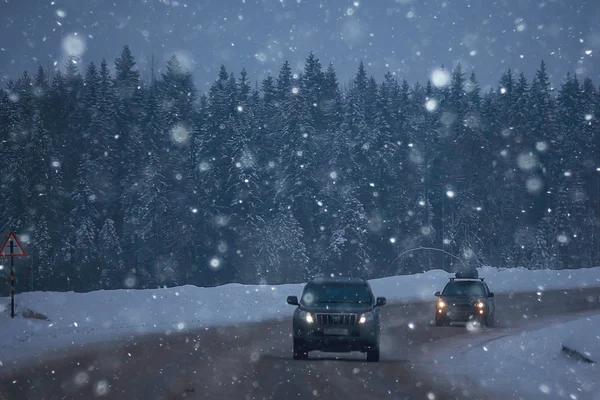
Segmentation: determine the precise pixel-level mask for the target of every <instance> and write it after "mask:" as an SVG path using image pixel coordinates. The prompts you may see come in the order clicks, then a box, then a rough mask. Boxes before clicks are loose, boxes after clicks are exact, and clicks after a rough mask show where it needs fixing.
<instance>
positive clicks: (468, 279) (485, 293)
mask: <svg viewBox="0 0 600 400" xmlns="http://www.w3.org/2000/svg"><path fill="white" fill-rule="evenodd" d="M435 296H436V297H438V301H437V307H436V313H435V324H436V326H443V325H448V324H450V323H451V322H470V321H474V322H480V323H482V324H483V325H485V326H493V325H494V320H495V318H496V305H495V302H494V293H492V292H490V289H489V288H488V285H487V284H486V283H485V282H484V279H483V278H479V277H478V275H477V271H476V270H475V272H474V273H472V272H470V271H469V272H467V273H464V272H458V273H457V274H456V278H450V282H448V283H447V284H446V287H444V290H443V291H442V292H441V293H440V292H435Z"/></svg>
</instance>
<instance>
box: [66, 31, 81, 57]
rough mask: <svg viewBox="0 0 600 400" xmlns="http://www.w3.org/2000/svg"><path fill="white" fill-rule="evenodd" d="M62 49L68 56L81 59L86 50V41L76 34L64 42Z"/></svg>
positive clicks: (69, 36)
mask: <svg viewBox="0 0 600 400" xmlns="http://www.w3.org/2000/svg"><path fill="white" fill-rule="evenodd" d="M62 49H63V51H64V52H65V54H66V55H67V56H73V57H81V56H82V55H83V53H85V50H86V44H85V39H84V38H82V37H81V36H79V35H78V34H76V33H74V34H71V35H67V36H65V38H64V39H63V40H62Z"/></svg>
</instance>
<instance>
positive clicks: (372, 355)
mask: <svg viewBox="0 0 600 400" xmlns="http://www.w3.org/2000/svg"><path fill="white" fill-rule="evenodd" d="M367 362H379V345H376V346H373V347H372V348H370V349H369V350H367Z"/></svg>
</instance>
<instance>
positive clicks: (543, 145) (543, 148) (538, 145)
mask: <svg viewBox="0 0 600 400" xmlns="http://www.w3.org/2000/svg"><path fill="white" fill-rule="evenodd" d="M535 149H536V150H537V151H539V152H540V153H542V152H544V151H546V150H548V143H547V142H537V143H536V144H535Z"/></svg>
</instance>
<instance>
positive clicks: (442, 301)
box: [438, 300, 446, 308]
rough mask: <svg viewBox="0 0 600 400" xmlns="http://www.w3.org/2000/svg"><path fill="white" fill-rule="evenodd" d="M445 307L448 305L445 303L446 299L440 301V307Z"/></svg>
mask: <svg viewBox="0 0 600 400" xmlns="http://www.w3.org/2000/svg"><path fill="white" fill-rule="evenodd" d="M444 307H446V303H444V300H440V301H438V308H444Z"/></svg>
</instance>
